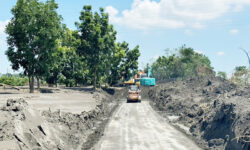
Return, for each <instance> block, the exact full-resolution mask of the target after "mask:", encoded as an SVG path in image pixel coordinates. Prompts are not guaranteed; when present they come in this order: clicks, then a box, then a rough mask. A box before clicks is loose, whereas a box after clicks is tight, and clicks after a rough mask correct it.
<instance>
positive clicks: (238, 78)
mask: <svg viewBox="0 0 250 150" xmlns="http://www.w3.org/2000/svg"><path fill="white" fill-rule="evenodd" d="M234 70H235V71H234V73H233V76H232V77H231V79H230V80H231V81H232V82H234V83H235V84H237V85H240V86H243V85H248V84H249V73H250V71H249V69H247V67H246V66H238V67H235V69H234Z"/></svg>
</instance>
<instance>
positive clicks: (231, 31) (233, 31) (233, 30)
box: [229, 29, 239, 35]
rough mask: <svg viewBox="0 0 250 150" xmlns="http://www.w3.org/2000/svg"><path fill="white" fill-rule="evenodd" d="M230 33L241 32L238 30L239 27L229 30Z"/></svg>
mask: <svg viewBox="0 0 250 150" xmlns="http://www.w3.org/2000/svg"><path fill="white" fill-rule="evenodd" d="M229 33H230V34H232V35H236V34H238V33H239V30H237V29H232V30H230V31H229Z"/></svg>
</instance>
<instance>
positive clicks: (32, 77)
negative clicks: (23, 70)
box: [30, 76, 34, 93]
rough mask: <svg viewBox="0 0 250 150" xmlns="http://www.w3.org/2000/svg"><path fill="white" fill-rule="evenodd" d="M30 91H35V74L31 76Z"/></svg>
mask: <svg viewBox="0 0 250 150" xmlns="http://www.w3.org/2000/svg"><path fill="white" fill-rule="evenodd" d="M30 93H34V76H31V80H30Z"/></svg>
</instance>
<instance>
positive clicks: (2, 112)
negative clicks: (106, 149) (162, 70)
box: [0, 90, 119, 150]
mask: <svg viewBox="0 0 250 150" xmlns="http://www.w3.org/2000/svg"><path fill="white" fill-rule="evenodd" d="M118 93H119V92H118ZM113 94H115V93H113ZM115 95H116V94H115ZM93 96H94V98H95V99H96V101H98V105H97V106H96V108H95V109H93V110H91V111H89V112H82V113H80V114H73V113H67V112H61V111H60V110H58V111H53V112H52V111H51V110H48V111H42V112H41V111H38V110H36V109H35V108H32V107H31V106H29V105H28V103H27V102H26V101H25V100H24V99H9V100H7V103H6V105H4V106H2V107H1V109H0V149H59V150H70V149H89V148H90V147H92V146H93V144H95V142H96V141H97V140H98V138H99V137H100V136H101V135H102V133H103V131H104V126H105V124H106V123H107V122H108V119H109V116H110V115H111V113H112V112H113V110H114V109H115V107H116V106H117V104H118V101H117V100H116V99H114V98H112V97H111V95H109V94H107V93H106V92H104V91H101V90H100V91H97V92H94V93H93ZM115 97H118V96H115ZM10 145H11V146H10Z"/></svg>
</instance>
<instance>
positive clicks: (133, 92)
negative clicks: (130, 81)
mask: <svg viewBox="0 0 250 150" xmlns="http://www.w3.org/2000/svg"><path fill="white" fill-rule="evenodd" d="M140 93H141V90H140V89H139V86H137V85H131V86H130V87H129V90H128V96H127V103H129V102H139V103H140V102H141V95H140Z"/></svg>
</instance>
